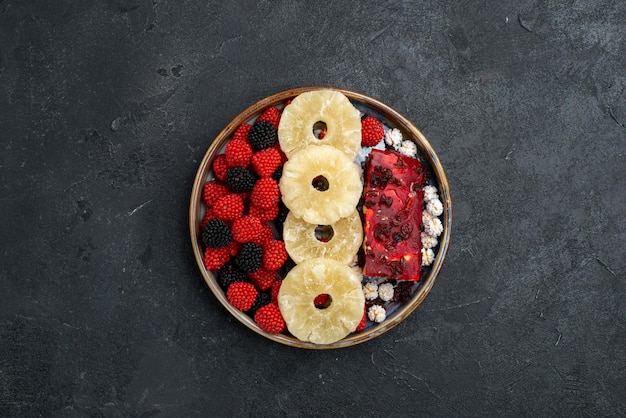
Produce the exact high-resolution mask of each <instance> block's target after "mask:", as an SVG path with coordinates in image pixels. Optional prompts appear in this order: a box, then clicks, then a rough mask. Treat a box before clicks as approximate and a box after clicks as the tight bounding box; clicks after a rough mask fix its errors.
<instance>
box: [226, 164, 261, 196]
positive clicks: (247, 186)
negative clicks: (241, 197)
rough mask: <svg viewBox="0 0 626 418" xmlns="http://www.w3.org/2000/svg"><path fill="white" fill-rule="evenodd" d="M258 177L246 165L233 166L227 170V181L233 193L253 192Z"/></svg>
mask: <svg viewBox="0 0 626 418" xmlns="http://www.w3.org/2000/svg"><path fill="white" fill-rule="evenodd" d="M256 181H257V178H256V176H255V175H254V173H253V172H252V171H250V170H248V169H247V168H244V167H231V168H229V169H228V170H227V171H226V183H227V184H228V188H229V189H230V191H231V192H233V193H246V192H251V191H252V189H253V188H254V184H255V183H256Z"/></svg>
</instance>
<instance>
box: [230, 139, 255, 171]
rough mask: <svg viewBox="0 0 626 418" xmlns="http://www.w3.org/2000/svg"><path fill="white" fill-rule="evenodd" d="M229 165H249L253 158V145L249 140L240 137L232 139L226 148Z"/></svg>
mask: <svg viewBox="0 0 626 418" xmlns="http://www.w3.org/2000/svg"><path fill="white" fill-rule="evenodd" d="M224 155H226V162H227V163H228V167H247V166H248V165H250V159H251V158H252V147H251V146H250V143H248V141H245V140H242V139H238V140H233V141H230V142H229V143H228V144H227V145H226V149H225V150H224Z"/></svg>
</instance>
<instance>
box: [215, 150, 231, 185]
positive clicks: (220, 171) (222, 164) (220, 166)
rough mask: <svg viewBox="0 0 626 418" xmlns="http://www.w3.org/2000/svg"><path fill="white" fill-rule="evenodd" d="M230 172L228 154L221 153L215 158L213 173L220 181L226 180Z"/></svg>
mask: <svg viewBox="0 0 626 418" xmlns="http://www.w3.org/2000/svg"><path fill="white" fill-rule="evenodd" d="M227 172H228V162H227V161H226V155H224V154H219V155H218V156H216V157H215V159H214V160H213V174H215V178H216V179H218V180H219V181H226V174H227Z"/></svg>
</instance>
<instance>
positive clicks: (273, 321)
mask: <svg viewBox="0 0 626 418" xmlns="http://www.w3.org/2000/svg"><path fill="white" fill-rule="evenodd" d="M254 322H256V323H257V325H258V326H259V327H260V328H261V329H262V330H263V331H265V332H269V333H270V334H280V333H281V332H283V331H284V330H285V320H284V319H283V315H282V314H281V313H280V309H278V306H277V305H275V304H273V303H268V304H267V305H265V306H263V307H261V308H259V310H258V311H256V314H254Z"/></svg>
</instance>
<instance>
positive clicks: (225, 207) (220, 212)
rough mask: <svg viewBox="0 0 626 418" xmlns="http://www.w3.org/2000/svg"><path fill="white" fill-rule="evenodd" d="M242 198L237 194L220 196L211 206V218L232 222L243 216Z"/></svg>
mask: <svg viewBox="0 0 626 418" xmlns="http://www.w3.org/2000/svg"><path fill="white" fill-rule="evenodd" d="M243 210H244V204H243V198H242V196H241V195H239V194H237V193H231V194H228V195H226V196H222V197H220V198H219V199H217V201H216V202H215V204H214V205H213V216H214V217H216V218H220V219H221V220H223V221H234V220H235V219H239V218H241V216H242V215H243Z"/></svg>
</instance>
